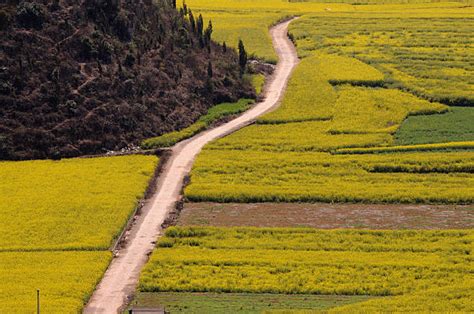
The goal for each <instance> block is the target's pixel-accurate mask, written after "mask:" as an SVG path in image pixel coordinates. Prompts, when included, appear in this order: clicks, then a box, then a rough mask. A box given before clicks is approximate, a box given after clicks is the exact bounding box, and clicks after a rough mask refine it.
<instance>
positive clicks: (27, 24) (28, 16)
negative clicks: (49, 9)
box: [16, 1, 45, 29]
mask: <svg viewBox="0 0 474 314" xmlns="http://www.w3.org/2000/svg"><path fill="white" fill-rule="evenodd" d="M16 20H17V23H18V26H20V27H23V28H34V29H41V28H42V27H43V23H44V21H45V10H44V8H43V6H42V5H40V4H38V3H32V2H26V1H25V2H22V3H20V4H19V5H18V7H17V10H16Z"/></svg>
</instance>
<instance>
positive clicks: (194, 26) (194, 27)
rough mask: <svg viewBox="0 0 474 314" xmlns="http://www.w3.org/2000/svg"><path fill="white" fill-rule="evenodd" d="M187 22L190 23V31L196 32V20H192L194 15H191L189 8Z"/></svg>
mask: <svg viewBox="0 0 474 314" xmlns="http://www.w3.org/2000/svg"><path fill="white" fill-rule="evenodd" d="M189 24H191V31H192V32H193V33H195V32H196V21H195V20H194V15H193V12H191V10H189Z"/></svg>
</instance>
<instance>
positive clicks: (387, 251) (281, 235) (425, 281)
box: [139, 227, 474, 311]
mask: <svg viewBox="0 0 474 314" xmlns="http://www.w3.org/2000/svg"><path fill="white" fill-rule="evenodd" d="M472 241H473V233H472V231H462V230H458V231H367V230H365V231H362V230H332V231H321V230H316V229H305V228H296V229H291V228H287V229H278V228H208V227H207V228H206V227H181V228H177V227H173V228H170V229H168V230H167V231H166V235H165V237H163V238H162V239H160V241H159V242H158V248H157V249H156V250H155V252H154V254H153V255H152V256H151V259H150V262H149V263H148V264H147V265H146V267H145V268H144V270H143V272H142V274H141V278H140V284H139V290H140V291H142V292H150V291H151V292H158V291H162V292H166V291H188V292H193V291H194V292H232V293H243V292H253V293H257V292H258V293H291V294H300V293H303V294H304V293H310V294H325V295H327V294H329V295H330V294H334V295H340V294H345V295H371V296H388V297H389V298H384V299H383V300H382V301H381V300H378V299H376V300H373V301H370V300H369V301H368V302H372V303H370V304H371V306H373V307H374V308H377V305H378V304H380V302H382V303H383V304H384V306H385V307H384V310H390V309H394V310H395V309H397V307H396V304H398V303H399V302H400V300H399V299H397V298H392V296H400V295H401V296H403V297H408V298H410V296H412V295H413V294H420V295H422V298H423V301H424V302H427V303H429V302H430V301H434V302H438V301H437V300H436V295H437V293H431V291H426V289H427V287H429V288H430V289H439V290H440V293H445V294H448V295H457V294H465V293H466V288H467V287H468V286H470V287H472V282H473V279H474V278H472V265H471V259H470V257H469V256H470V254H471V253H472V252H471V251H472V248H473V247H472V243H473V242H472ZM456 284H459V286H457V287H455V285H456ZM356 306H357V305H356ZM390 306H393V307H390ZM472 307H473V304H472V302H470V301H469V300H468V299H467V298H466V297H465V298H464V299H463V300H459V299H457V298H447V299H444V303H443V307H442V308H443V309H445V310H448V311H449V310H464V311H468V310H472Z"/></svg>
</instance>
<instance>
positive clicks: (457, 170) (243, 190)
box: [185, 55, 474, 203]
mask: <svg viewBox="0 0 474 314" xmlns="http://www.w3.org/2000/svg"><path fill="white" fill-rule="evenodd" d="M337 59H339V60H343V61H342V62H344V63H346V64H351V61H352V60H355V59H350V58H348V57H341V56H339V57H337ZM322 63H323V62H322V61H321V56H319V55H316V56H312V57H307V58H305V59H303V60H302V61H301V62H300V64H299V65H298V68H297V69H296V71H295V72H294V74H293V77H292V78H291V80H290V82H289V86H288V92H287V93H286V95H285V97H284V99H283V101H282V106H281V107H279V108H278V109H277V110H275V111H274V112H271V113H269V114H267V115H265V116H263V117H262V118H261V119H260V120H259V121H258V123H257V124H255V125H252V126H249V127H247V128H244V129H242V130H240V131H238V132H236V133H234V134H232V135H230V136H227V137H225V138H222V139H220V140H217V141H215V142H213V143H210V144H209V145H207V146H206V147H205V149H204V150H203V152H202V153H201V154H200V155H199V156H198V158H197V161H196V163H195V165H194V168H193V170H192V173H191V184H190V185H189V186H187V188H186V190H185V195H186V197H187V198H188V200H191V201H216V202H270V201H271V202H274V201H277V202H288V201H291V202H300V201H306V202H319V201H322V202H371V203H382V202H389V203H399V202H402V203H472V201H473V200H474V175H473V171H474V168H473V161H474V154H473V153H472V150H473V143H472V142H462V141H460V142H449V143H440V144H428V145H423V144H422V145H412V146H410V145H407V146H400V145H396V141H395V140H394V134H396V133H397V132H398V129H399V128H400V125H401V124H402V123H403V121H404V120H405V119H406V118H407V117H412V118H416V117H418V116H419V117H423V118H429V117H431V116H436V117H437V116H442V114H441V113H446V114H447V115H448V114H450V112H451V110H452V109H451V108H450V107H448V106H446V105H443V104H441V103H436V102H430V101H428V100H425V99H422V98H418V97H416V96H414V95H412V94H410V93H408V92H403V91H401V90H399V89H390V88H380V87H373V86H370V87H369V86H360V82H377V81H379V80H380V73H379V72H378V71H377V70H376V69H374V68H372V67H370V66H369V65H364V66H360V65H359V67H360V68H364V69H365V71H362V72H360V75H359V76H357V75H356V74H355V73H351V72H350V71H349V72H348V73H347V74H344V73H341V74H337V73H336V74H333V73H329V70H327V67H326V66H321V65H322ZM353 64H359V61H353ZM355 67H357V65H356V66H355ZM335 79H338V80H340V81H343V82H344V83H343V84H342V85H340V84H337V83H334V82H333V83H332V84H331V83H330V81H331V80H335ZM351 81H354V82H355V84H354V85H352V84H349V83H350V82H351ZM300 82H301V84H300ZM303 82H308V85H306V86H305V87H306V88H303V87H302V86H304V83H303ZM313 108H314V109H313ZM455 110H457V107H456V108H455ZM307 113H313V115H310V114H307ZM295 117H296V119H295ZM304 117H307V119H306V120H305V119H304ZM466 127H467V126H466ZM460 139H462V138H460ZM451 140H452V138H451ZM374 153H385V154H374Z"/></svg>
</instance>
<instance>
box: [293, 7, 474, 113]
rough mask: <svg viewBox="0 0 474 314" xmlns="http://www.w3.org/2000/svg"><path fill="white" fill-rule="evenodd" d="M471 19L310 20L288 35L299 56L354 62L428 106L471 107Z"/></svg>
mask: <svg viewBox="0 0 474 314" xmlns="http://www.w3.org/2000/svg"><path fill="white" fill-rule="evenodd" d="M469 10H470V9H469V8H466V11H468V12H469ZM472 13H474V12H473V11H471V16H470V17H463V16H462V15H461V16H458V15H456V14H453V15H452V16H443V15H441V11H440V15H439V16H436V15H435V16H423V15H422V14H420V16H418V15H417V14H414V13H413V12H408V13H406V14H404V15H403V16H402V15H401V14H399V13H388V14H385V13H382V12H381V13H380V14H379V15H377V14H374V13H373V12H370V13H359V12H358V13H356V14H350V15H349V14H342V13H341V14H336V15H335V16H334V15H331V16H329V15H311V16H304V17H302V18H301V19H299V20H296V21H295V22H294V23H292V24H291V27H290V32H291V33H292V34H293V36H294V38H295V39H296V46H297V49H298V53H299V55H300V56H303V57H304V56H308V55H312V54H313V53H315V52H318V53H320V52H325V53H330V54H339V55H345V56H350V57H354V58H356V59H358V60H361V61H363V62H365V63H368V64H371V65H372V66H375V67H377V68H378V69H379V70H380V71H382V72H383V73H384V74H385V75H386V76H387V83H389V84H390V85H391V86H394V87H398V88H401V89H405V90H408V91H410V92H412V93H413V94H415V95H417V96H420V97H423V98H426V99H429V100H431V101H438V102H442V103H446V104H449V105H458V106H473V105H474V88H473V77H474V65H473V64H472V62H471V59H472V56H473V55H474V47H473V46H472V41H471V39H470V38H471V34H472V32H473V30H474V19H473V18H472ZM428 18H429V22H427V19H428ZM341 67H343V65H342V64H341Z"/></svg>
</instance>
